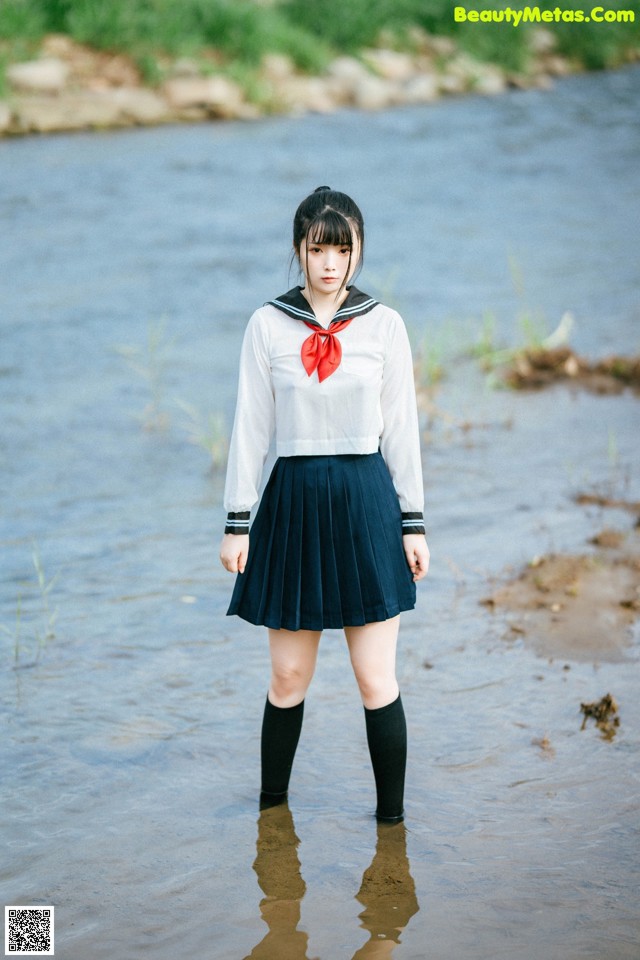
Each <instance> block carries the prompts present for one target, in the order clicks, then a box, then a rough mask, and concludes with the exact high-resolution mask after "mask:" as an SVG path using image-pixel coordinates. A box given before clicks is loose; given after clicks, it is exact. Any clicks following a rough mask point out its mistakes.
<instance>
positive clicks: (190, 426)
mask: <svg viewBox="0 0 640 960" xmlns="http://www.w3.org/2000/svg"><path fill="white" fill-rule="evenodd" d="M176 404H177V406H178V407H179V408H180V409H181V410H182V412H183V413H184V414H185V415H186V417H187V419H186V423H185V428H186V431H187V435H188V437H189V440H190V442H191V443H193V444H195V445H196V446H197V447H200V448H201V449H202V450H205V451H206V453H207V454H208V455H209V461H210V464H211V470H212V471H218V470H223V469H224V468H225V467H226V465H227V455H228V453H229V432H228V430H227V425H226V422H225V418H224V415H223V414H222V413H220V412H216V413H210V414H209V415H208V416H204V414H203V413H202V412H201V411H200V410H198V408H197V407H195V406H193V405H192V404H190V403H186V402H185V401H184V400H176Z"/></svg>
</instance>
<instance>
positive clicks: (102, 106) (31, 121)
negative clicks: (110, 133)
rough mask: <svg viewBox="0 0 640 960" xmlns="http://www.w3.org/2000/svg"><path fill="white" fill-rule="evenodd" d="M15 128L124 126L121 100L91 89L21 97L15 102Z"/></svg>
mask: <svg viewBox="0 0 640 960" xmlns="http://www.w3.org/2000/svg"><path fill="white" fill-rule="evenodd" d="M14 112H15V115H16V124H15V126H16V128H17V129H18V130H19V131H21V132H23V133H31V132H33V133H52V132H54V131H56V130H86V129H91V128H101V127H116V126H122V124H123V116H122V112H121V110H120V107H119V106H118V104H116V103H114V102H113V101H112V100H110V99H109V98H107V97H105V96H103V95H100V94H97V93H89V92H81V93H68V94H66V95H65V96H64V97H60V98H56V99H53V98H47V97H21V98H17V99H16V102H15V104H14Z"/></svg>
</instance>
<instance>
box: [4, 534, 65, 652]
mask: <svg viewBox="0 0 640 960" xmlns="http://www.w3.org/2000/svg"><path fill="white" fill-rule="evenodd" d="M31 557H32V561H33V566H34V569H35V573H36V589H37V597H38V607H39V609H38V611H37V613H35V614H33V615H32V617H31V620H30V623H29V626H30V628H31V631H32V632H31V636H30V641H31V642H30V650H31V658H30V659H27V660H25V659H24V658H25V656H26V653H25V651H26V649H27V647H26V645H25V639H24V638H25V633H26V629H27V625H26V624H25V619H24V608H23V603H22V594H18V598H17V601H16V616H15V624H14V626H13V628H9V627H7V626H6V625H5V624H0V630H2V632H3V633H5V634H6V635H7V636H9V637H11V639H12V641H13V665H14V669H16V670H19V669H23V668H25V667H33V666H35V665H36V664H37V663H38V661H39V660H40V656H41V654H42V651H43V650H44V649H45V647H46V646H47V644H48V643H49V642H50V641H51V640H54V639H55V629H54V628H55V622H56V619H57V616H58V610H57V608H52V607H51V603H50V594H51V591H52V589H53V586H54V584H55V582H56V580H57V579H58V577H57V575H56V576H55V577H52V579H51V580H47V577H46V575H45V572H44V567H43V565H42V560H41V558H40V553H39V551H38V548H37V547H34V548H33V552H32V555H31ZM27 586H28V587H29V588H32V585H31V584H28V585H27ZM27 642H29V641H27ZM34 644H35V648H34Z"/></svg>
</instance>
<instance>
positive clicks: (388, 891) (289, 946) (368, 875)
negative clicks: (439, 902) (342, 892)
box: [245, 803, 420, 960]
mask: <svg viewBox="0 0 640 960" xmlns="http://www.w3.org/2000/svg"><path fill="white" fill-rule="evenodd" d="M377 828H378V841H377V845H376V852H375V855H374V858H373V860H372V861H371V865H370V866H369V867H368V868H367V869H366V870H365V872H364V874H363V877H362V883H361V884H360V890H359V891H358V893H357V896H356V899H357V900H359V901H360V903H361V904H363V906H364V910H363V911H362V913H361V914H360V915H359V916H360V919H361V920H362V927H364V929H365V930H368V932H369V940H368V941H367V942H366V943H365V944H363V946H362V947H360V949H359V950H358V951H357V952H356V953H355V954H354V957H353V960H376V958H382V957H390V956H391V954H392V953H393V950H394V949H395V946H396V944H398V943H400V933H401V932H402V930H403V929H404V928H405V927H406V925H407V924H408V922H409V920H410V919H411V917H412V916H413V915H414V914H415V913H417V912H418V910H419V909H420V907H419V905H418V900H417V898H416V890H415V884H414V882H413V877H412V876H411V874H410V872H409V860H408V857H407V835H406V829H405V826H404V824H403V823H398V824H393V825H390V824H383V823H381V824H378V825H377ZM299 843H300V840H299V839H298V837H297V836H296V832H295V827H294V824H293V817H292V816H291V811H290V810H289V807H288V805H287V804H286V803H284V804H281V805H280V806H277V807H270V808H268V809H265V810H262V811H261V813H260V818H259V820H258V841H257V850H258V854H257V856H256V859H255V861H254V864H253V869H254V870H255V872H256V874H257V876H258V883H259V884H260V888H261V890H262V892H263V893H264V897H263V899H262V900H261V901H260V914H261V916H262V919H263V920H264V922H265V923H266V924H267V926H268V927H269V932H268V933H267V934H266V935H265V937H264V938H263V939H262V940H261V941H260V943H259V944H257V946H255V947H254V948H253V950H252V951H251V953H250V954H249V956H248V957H246V958H245V960H274V958H276V957H277V958H278V960H309V958H308V957H307V944H308V939H309V937H308V934H307V933H305V932H303V931H302V930H298V924H299V922H300V903H301V901H302V898H303V897H304V895H305V892H306V889H307V888H306V885H305V882H304V880H303V879H302V875H301V873H300V860H299V859H298V853H297V849H298V845H299Z"/></svg>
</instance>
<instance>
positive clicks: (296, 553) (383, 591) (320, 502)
mask: <svg viewBox="0 0 640 960" xmlns="http://www.w3.org/2000/svg"><path fill="white" fill-rule="evenodd" d="M415 602H416V586H415V583H414V582H413V577H412V574H411V571H410V569H409V565H408V564H407V561H406V558H405V555H404V550H403V546H402V518H401V513H400V504H399V502H398V496H397V494H396V492H395V489H394V486H393V483H392V480H391V476H390V474H389V470H388V468H387V465H386V463H385V462H384V459H383V458H382V455H381V454H380V453H379V452H378V453H372V454H341V455H337V456H311V457H281V458H280V459H279V460H277V461H276V463H275V465H274V468H273V471H272V473H271V476H270V477H269V481H268V483H267V485H266V487H265V490H264V493H263V495H262V499H261V501H260V506H259V508H258V512H257V513H256V516H255V519H254V521H253V525H252V527H251V533H250V546H249V559H248V562H247V566H246V568H245V571H244V573H242V574H238V577H237V579H236V584H235V588H234V591H233V596H232V598H231V604H230V606H229V609H228V611H227V614H228V615H231V614H237V615H238V616H239V617H242V618H243V619H244V620H248V621H249V623H255V624H262V625H264V626H266V627H271V628H273V629H275V630H280V629H285V630H323V629H325V628H340V627H349V626H361V625H362V624H365V623H377V622H379V621H381V620H388V619H389V618H390V617H395V616H396V615H397V614H398V613H400V612H401V611H402V610H411V609H412V608H413V607H414V606H415Z"/></svg>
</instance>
